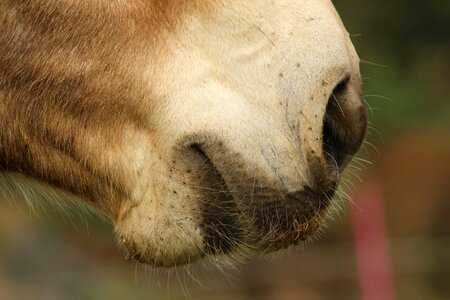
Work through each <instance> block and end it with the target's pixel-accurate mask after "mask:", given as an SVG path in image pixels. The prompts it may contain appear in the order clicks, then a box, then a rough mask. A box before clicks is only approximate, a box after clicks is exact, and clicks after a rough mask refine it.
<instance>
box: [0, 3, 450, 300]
mask: <svg viewBox="0 0 450 300" xmlns="http://www.w3.org/2000/svg"><path fill="white" fill-rule="evenodd" d="M334 4H335V6H336V7H337V9H338V11H339V12H340V14H341V17H342V19H343V21H344V23H345V24H346V27H347V29H348V31H349V32H350V33H351V35H352V40H353V42H354V44H355V46H356V48H357V50H358V53H359V55H360V57H361V59H362V65H361V68H362V74H363V76H364V96H365V100H366V102H367V105H368V107H369V111H370V123H371V128H372V129H371V130H370V132H369V135H368V143H367V144H366V145H365V147H364V149H363V150H362V151H361V152H360V155H359V157H361V160H359V161H356V162H355V163H354V164H353V168H352V169H351V170H350V171H351V172H352V173H353V172H357V174H358V177H360V179H361V180H362V183H361V182H360V179H359V178H357V176H349V178H351V182H350V183H349V185H350V190H351V195H352V199H353V200H352V201H353V203H349V204H348V205H347V206H346V207H345V208H343V209H342V210H343V211H342V213H341V215H340V216H339V217H337V218H336V219H335V220H334V221H333V222H331V223H330V226H329V228H328V229H327V230H325V232H324V233H323V234H322V237H321V239H320V240H319V241H316V242H315V243H313V244H311V245H309V246H307V247H303V248H299V249H293V250H290V251H288V253H283V255H279V257H274V258H273V259H257V260H253V261H249V262H248V263H247V264H244V265H242V266H240V267H239V271H233V270H225V271H218V270H214V269H212V270H208V269H207V268H204V267H201V266H198V267H195V268H192V269H190V271H189V273H190V274H191V275H192V277H194V278H197V279H198V281H199V282H201V284H200V283H199V282H196V280H194V279H192V278H190V276H189V274H188V272H186V271H181V270H180V271H172V272H171V273H167V272H159V274H158V272H156V273H155V271H152V270H145V268H143V267H141V266H137V265H135V264H134V263H133V262H127V261H125V259H124V258H123V256H122V254H121V253H120V252H119V250H118V249H117V247H115V242H114V235H113V230H112V226H111V225H109V224H108V223H107V222H104V221H100V220H95V219H91V220H88V222H87V223H86V222H85V220H84V218H82V217H76V216H75V217H72V218H71V219H69V218H67V217H63V216H61V215H60V214H59V213H56V212H52V211H48V212H46V213H43V214H41V215H40V216H39V217H36V216H30V214H29V213H27V208H26V206H25V205H24V204H23V203H17V204H15V205H12V204H11V203H9V202H7V201H4V200H3V199H2V200H1V201H0V299H1V300H9V299H11V300H14V299H20V300H22V299H50V300H52V299H184V298H186V297H191V298H193V299H408V300H409V299H450V1H448V0H429V1H418V0H396V1H389V0H377V1H373V0H359V1H355V0H337V1H334ZM364 160H367V161H370V162H371V163H370V164H368V163H366V162H364ZM361 164H362V165H364V166H365V167H364V169H363V170H358V169H359V168H360V165H361ZM352 183H353V184H354V188H351V184H352Z"/></svg>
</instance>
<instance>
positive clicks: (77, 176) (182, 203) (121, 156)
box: [0, 0, 366, 266]
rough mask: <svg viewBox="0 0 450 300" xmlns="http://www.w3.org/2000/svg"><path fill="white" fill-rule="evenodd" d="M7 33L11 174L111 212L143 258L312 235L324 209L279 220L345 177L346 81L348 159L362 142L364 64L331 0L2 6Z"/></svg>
mask: <svg viewBox="0 0 450 300" xmlns="http://www.w3.org/2000/svg"><path fill="white" fill-rule="evenodd" d="M0 28H1V30H0V170H1V171H2V172H18V173H21V174H24V175H26V176H29V177H32V178H35V179H37V180H39V181H40V182H42V183H44V184H47V185H49V186H52V187H55V188H58V189H61V190H64V191H66V192H69V193H71V194H73V195H75V196H77V197H79V198H80V199H82V200H84V201H87V202H88V203H89V204H90V205H92V206H94V207H96V208H98V209H99V210H101V211H103V212H104V213H105V214H106V215H107V216H108V217H109V218H110V219H111V220H113V221H114V222H115V223H116V227H117V231H118V234H119V235H120V242H121V243H122V244H124V246H125V247H126V248H127V249H128V251H130V257H133V258H136V259H138V260H140V261H144V262H148V263H153V264H155V265H165V266H169V265H174V264H182V263H187V262H190V261H193V260H196V259H198V258H200V257H203V256H205V255H214V253H215V251H216V250H217V253H216V254H218V253H219V252H221V251H225V250H224V249H225V248H228V246H229V247H231V248H233V247H234V248H240V249H241V250H240V251H247V250H248V251H254V250H258V251H262V252H269V251H272V250H275V249H278V248H280V247H287V246H288V245H289V244H292V243H296V242H297V241H298V240H299V239H304V238H306V236H307V235H308V234H309V233H310V232H312V231H314V230H315V229H316V228H317V227H318V226H319V224H320V219H321V216H322V214H323V210H325V208H324V207H321V205H322V204H320V203H319V204H317V203H316V204H307V205H306V208H303V210H304V212H301V211H300V210H299V211H298V214H297V212H295V211H296V210H297V209H298V208H296V206H295V205H297V204H295V205H294V204H293V205H294V206H293V208H292V210H294V212H295V215H294V216H293V218H294V220H293V221H292V222H291V223H289V224H288V225H280V224H281V223H282V222H281V221H280V220H281V219H280V218H281V217H280V216H279V215H278V214H279V213H282V210H283V207H284V204H282V202H283V201H284V200H283V199H284V197H287V196H286V195H293V193H294V194H295V193H297V194H298V193H303V194H301V195H304V196H297V194H295V195H296V196H295V197H294V196H293V197H294V198H295V199H297V198H296V197H300V198H298V199H297V200H295V201H300V202H301V201H306V200H301V199H307V198H308V197H309V198H311V199H312V200H308V201H313V202H315V201H316V200H315V197H316V196H314V195H316V194H317V195H319V194H318V193H321V192H318V191H319V190H320V189H321V188H325V189H328V188H329V187H330V186H331V185H332V184H334V183H333V182H334V181H333V180H334V179H332V176H334V175H332V174H331V173H330V171H329V170H328V169H327V167H326V158H325V156H324V154H323V153H322V144H323V141H322V130H323V128H322V123H323V119H324V117H323V116H324V115H325V113H326V104H327V101H328V99H329V97H330V94H331V92H332V91H333V88H334V87H335V86H336V84H337V83H338V82H339V81H341V80H342V79H344V78H350V81H349V83H348V85H349V86H350V87H351V89H352V93H351V94H348V95H347V94H345V95H343V96H342V97H343V98H345V99H346V100H344V101H341V100H336V101H340V102H341V103H340V105H342V106H344V108H343V109H344V110H345V112H346V113H347V114H348V116H349V117H347V116H345V114H344V113H342V115H340V111H338V110H337V109H334V111H333V112H332V113H333V115H335V116H336V122H337V123H339V124H341V125H339V126H341V127H339V129H336V130H341V133H342V134H341V135H342V136H343V137H342V139H348V138H347V136H348V135H350V140H351V141H346V143H351V144H352V145H353V148H354V149H352V151H351V152H352V153H348V155H352V154H353V153H354V152H355V151H356V150H357V148H359V145H360V143H361V141H362V138H363V136H364V130H365V122H366V120H365V113H363V110H364V108H363V105H362V103H361V102H360V95H359V94H358V92H359V85H360V81H359V69H358V58H357V56H356V53H355V52H354V49H353V47H352V45H351V42H350V40H349V38H348V35H347V34H346V32H345V29H344V28H343V26H342V23H341V22H340V20H339V18H338V16H337V14H336V12H335V11H334V9H333V7H332V5H331V3H330V2H329V1H326V0H317V1H312V0H302V1H298V2H296V1H280V2H277V3H275V2H271V1H229V2H227V3H224V2H221V1H194V0H192V1H188V0H183V1H175V0H170V1H162V0H147V1H146V0H136V1H132V0H113V1H111V0H96V1H94V0H91V1H72V0H34V1H17V0H10V1H8V0H0ZM330 122H334V121H330ZM333 126H334V125H333ZM333 128H334V127H333ZM332 130H335V129H332ZM193 145H194V146H195V145H199V147H200V148H201V149H200V151H197V152H198V153H195V151H194V150H193V149H194V148H192V147H194V146H193ZM202 151H204V153H203V152H202ZM199 153H200V154H199ZM202 153H203V154H204V155H203V154H202ZM349 158H350V156H349ZM349 158H348V159H349ZM348 159H347V160H346V162H347V161H348ZM202 160H203V161H202ZM205 160H208V161H210V162H206V163H205ZM346 162H345V164H346ZM316 190H317V191H316ZM208 191H209V192H208ZM280 195H281V196H280ZM298 195H300V194H298ZM248 197H250V198H251V200H248V199H247V198H248ZM289 197H290V196H289ZM302 197H304V198H302ZM317 197H322V196H317ZM327 197H328V196H327ZM309 198H308V199H309ZM214 199H215V200H214ZM217 199H219V200H217ZM254 199H260V200H254ZM264 199H266V200H264ZM263 200H264V201H265V202H263V203H273V209H271V210H270V209H269V210H268V209H267V208H266V207H265V206H264V207H263V208H259V204H256V203H258V201H263ZM214 201H217V203H216V202H214ZM319 202H320V201H319ZM214 203H216V204H214ZM213 204H214V205H213ZM264 205H266V204H264ZM289 205H290V204H289ZM289 205H288V206H286V207H290V206H289ZM205 207H206V208H205ZM208 207H209V208H208ZM217 207H219V208H217ZM260 209H261V211H260V212H259V210H260ZM216 210H217V211H216ZM250 211H255V212H250ZM228 213H229V214H230V216H227V215H226V214H228ZM253 213H255V214H256V215H255V216H250V214H253ZM258 214H260V216H261V218H258V217H257V215H258ZM271 214H276V215H277V217H276V218H275V217H274V216H271ZM210 215H212V216H210ZM221 218H223V220H222V219H221ZM230 218H232V219H234V220H236V221H235V223H234V221H233V222H231V221H230ZM218 220H219V221H220V220H222V221H220V222H219V221H218ZM264 220H267V224H265V223H266V221H264ZM225 221H227V222H231V223H230V224H227V225H226V226H225V225H223V226H222V225H221V222H225ZM208 222H210V223H208ZM205 223H207V224H206V225H205ZM261 226H262V228H259V227H261ZM283 226H288V227H287V228H285V227H283ZM225 227H226V228H225ZM234 227H236V228H234ZM233 228H234V229H233ZM223 230H225V231H226V232H228V233H224V232H222V231H223ZM233 230H236V236H234V235H233V234H232V233H230V231H233ZM227 234H229V235H230V236H227V237H225V236H226V235H227ZM208 235H217V236H218V238H217V239H214V238H213V241H214V242H208V241H207V240H208V239H209V238H211V237H210V236H208ZM237 235H239V236H237ZM261 235H264V238H262V236H261ZM220 239H222V240H224V239H228V240H227V242H226V243H228V244H227V245H228V246H224V245H222V244H221V245H222V246H221V247H222V248H220V247H219V246H217V245H215V244H214V243H216V242H217V243H225V242H224V241H220ZM234 239H236V240H234ZM259 240H261V241H260V242H259ZM211 243H213V244H214V245H213V244H211ZM209 248H211V249H209ZM213 248H217V249H213ZM244 248H245V249H247V250H245V249H244ZM227 251H228V250H227ZM213 252H214V253H213Z"/></svg>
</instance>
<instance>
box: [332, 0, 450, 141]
mask: <svg viewBox="0 0 450 300" xmlns="http://www.w3.org/2000/svg"><path fill="white" fill-rule="evenodd" d="M334 4H335V6H336V8H337V10H338V11H339V13H340V15H341V17H342V19H343V21H344V23H345V25H346V27H347V29H348V31H349V32H350V34H351V35H352V40H353V42H354V44H355V47H356V49H357V51H358V53H359V55H360V57H361V59H362V65H361V72H362V74H363V76H364V78H365V80H364V91H365V99H366V101H367V102H368V104H369V105H370V106H371V107H372V108H373V109H374V115H373V116H372V118H371V119H372V122H373V123H374V124H375V125H374V126H375V127H376V128H377V129H378V130H381V131H383V135H384V134H385V133H386V134H388V135H389V134H390V133H395V132H397V131H398V130H401V131H403V130H410V129H413V128H424V127H426V128H429V129H435V130H438V131H440V130H441V129H444V128H445V127H447V128H448V126H449V125H450V1H448V0H430V1H418V0H396V1H389V0H378V1H371V0H359V1H354V0H339V1H334Z"/></svg>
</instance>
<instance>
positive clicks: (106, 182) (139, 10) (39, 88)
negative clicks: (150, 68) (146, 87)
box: [0, 0, 208, 218]
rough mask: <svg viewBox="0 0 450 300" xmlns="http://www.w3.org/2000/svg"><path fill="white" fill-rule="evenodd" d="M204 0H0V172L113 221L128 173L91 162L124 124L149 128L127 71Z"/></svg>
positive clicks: (115, 165)
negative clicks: (27, 179)
mask: <svg viewBox="0 0 450 300" xmlns="http://www.w3.org/2000/svg"><path fill="white" fill-rule="evenodd" d="M205 3H206V2H200V1H162V0H161V1H109V0H107V1H70V0H67V1H65V0H41V1H16V0H12V1H1V2H0V28H1V31H0V53H1V55H0V128H2V130H1V131H0V169H1V170H8V171H20V172H22V173H25V174H28V175H30V176H32V177H34V178H37V179H39V180H40V181H42V182H46V183H48V184H50V185H52V186H55V187H58V188H61V189H63V190H67V191H69V192H71V193H73V194H75V195H77V196H79V197H81V198H82V199H85V200H87V201H89V202H90V203H91V204H93V205H94V206H96V207H101V208H103V209H106V210H107V213H108V214H109V215H110V216H111V217H113V218H114V217H115V214H116V213H117V210H118V206H119V202H120V199H122V198H124V197H125V196H126V195H127V193H129V192H130V191H129V184H130V183H129V182H127V178H129V176H127V175H129V174H125V172H126V170H125V169H123V168H122V169H121V168H120V164H119V163H114V162H110V163H103V164H102V163H100V162H101V161H102V155H103V153H104V151H106V149H110V148H111V147H114V144H115V143H117V140H119V139H120V138H121V135H123V134H124V133H123V132H122V128H123V126H124V124H128V125H129V126H133V127H134V128H140V129H141V130H146V131H150V130H151V128H148V125H147V124H148V123H147V122H146V121H147V119H146V118H147V116H146V115H144V114H142V107H141V106H142V102H141V99H142V98H143V97H144V91H143V89H142V87H141V86H140V83H139V78H135V76H133V73H132V72H130V71H129V66H130V65H133V66H135V65H136V61H135V60H138V59H139V57H140V56H142V55H144V54H143V53H145V52H147V53H153V55H156V53H160V52H161V51H164V50H163V49H164V45H163V39H162V38H160V35H161V34H162V32H170V30H171V29H173V28H174V27H175V26H176V25H177V22H178V20H179V19H180V18H182V17H183V15H184V14H190V13H194V12H198V11H205V10H206V9H208V6H207V5H206V4H205ZM149 49H150V50H149ZM155 63H157V61H155ZM155 69H156V67H155ZM86 137H91V139H94V140H95V144H92V143H89V141H87V139H86ZM88 153H89V154H90V155H87V154H88Z"/></svg>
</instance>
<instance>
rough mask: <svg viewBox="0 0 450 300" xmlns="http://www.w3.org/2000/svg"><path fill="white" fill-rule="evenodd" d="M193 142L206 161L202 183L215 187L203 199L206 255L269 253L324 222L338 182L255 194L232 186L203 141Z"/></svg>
mask: <svg viewBox="0 0 450 300" xmlns="http://www.w3.org/2000/svg"><path fill="white" fill-rule="evenodd" d="M189 147H190V149H191V151H192V153H193V154H195V156H196V157H197V161H198V162H201V165H200V167H199V168H200V169H199V172H201V173H202V174H201V175H199V177H200V180H202V181H203V183H202V185H203V186H205V185H206V186H205V188H207V189H208V190H210V191H212V193H207V194H206V195H205V196H204V197H203V198H204V201H203V202H202V204H201V210H202V218H203V220H202V222H201V227H202V231H203V236H204V248H205V249H204V250H205V252H206V254H207V255H211V256H217V255H223V254H225V255H226V254H231V253H232V252H233V251H234V250H236V249H243V248H247V249H248V250H250V251H251V252H256V253H269V252H273V251H275V250H278V249H282V248H287V247H288V246H290V245H297V244H298V243H299V242H300V241H305V240H307V239H308V237H309V236H311V234H312V233H313V232H315V231H316V230H317V229H318V228H319V227H320V225H321V223H322V218H323V215H324V213H325V211H326V210H327V208H328V207H329V206H330V202H331V198H332V196H333V194H334V192H335V188H334V187H333V188H332V189H328V190H327V192H321V191H316V189H312V188H309V187H307V186H305V187H304V188H303V190H301V191H297V192H293V193H288V192H283V191H280V190H275V189H269V188H259V189H257V190H258V192H253V193H251V195H244V194H240V193H238V192H236V191H233V192H231V190H230V189H229V187H228V185H227V183H226V181H225V180H224V178H223V176H222V174H221V172H220V171H219V170H218V168H217V167H216V165H215V164H214V163H213V161H212V160H211V158H210V156H209V155H208V154H207V150H208V149H205V150H204V147H203V145H200V144H192V145H190V146H189ZM243 177H245V176H243ZM244 181H245V180H244V179H243V182H244ZM257 186H258V184H257ZM259 186H267V185H259ZM203 194H205V193H204V191H203Z"/></svg>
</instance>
